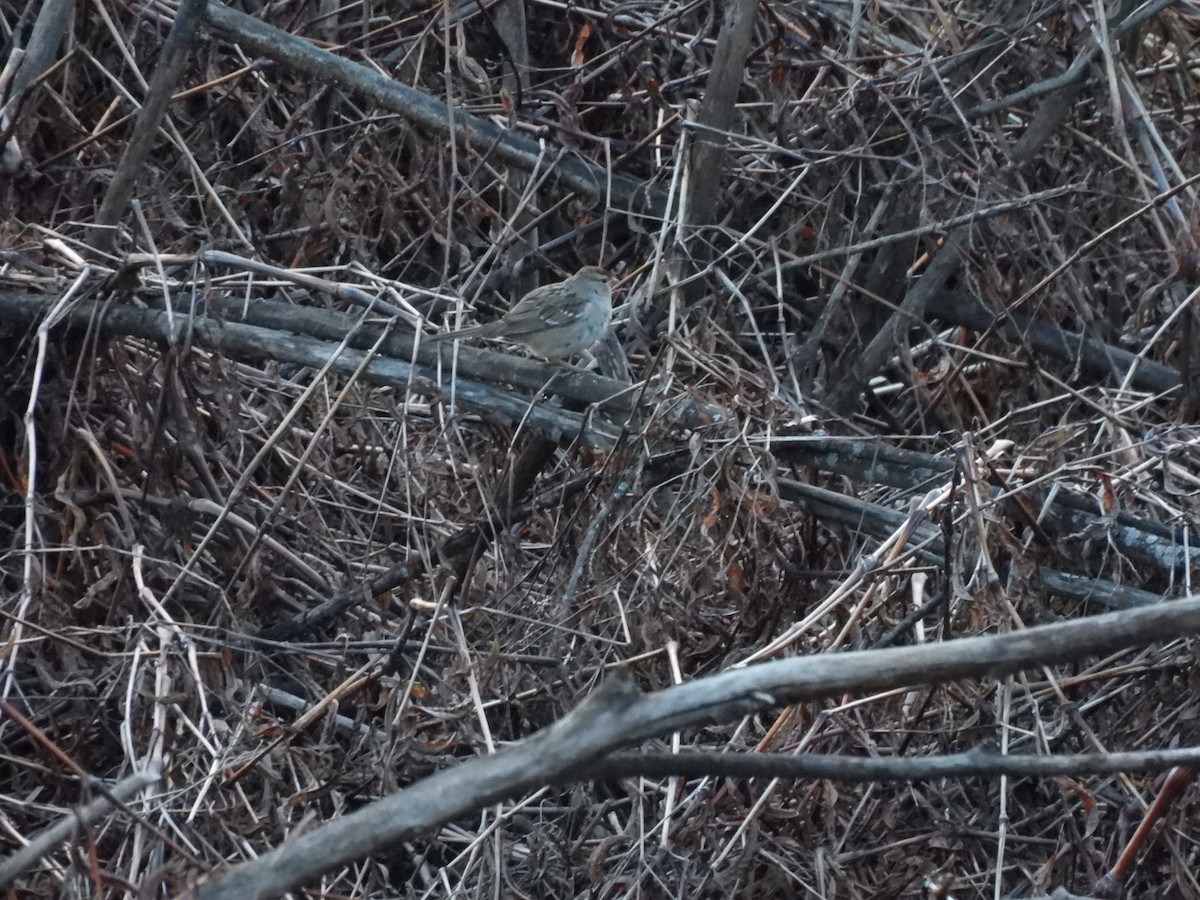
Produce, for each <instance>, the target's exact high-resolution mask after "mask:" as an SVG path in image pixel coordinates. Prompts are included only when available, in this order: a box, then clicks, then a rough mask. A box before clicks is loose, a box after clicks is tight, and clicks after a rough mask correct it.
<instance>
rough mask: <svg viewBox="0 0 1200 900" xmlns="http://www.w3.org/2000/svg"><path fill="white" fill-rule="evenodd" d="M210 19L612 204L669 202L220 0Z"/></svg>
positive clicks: (652, 211) (431, 125)
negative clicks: (336, 54) (548, 171)
mask: <svg viewBox="0 0 1200 900" xmlns="http://www.w3.org/2000/svg"><path fill="white" fill-rule="evenodd" d="M207 20H208V23H209V25H210V26H211V27H212V29H213V31H214V32H215V33H216V34H217V35H219V36H220V37H222V38H224V39H226V40H228V41H232V42H234V43H237V44H240V45H241V46H243V47H245V48H247V49H249V50H252V51H254V52H255V53H261V54H262V55H263V56H266V57H269V58H271V59H274V60H276V61H278V62H281V63H285V64H287V65H288V66H289V67H290V68H292V69H295V70H297V71H300V72H304V73H306V74H307V75H310V76H312V78H313V79H314V80H317V81H320V82H331V83H333V84H336V85H338V86H339V87H341V88H343V89H345V90H346V91H348V92H349V93H351V94H355V95H357V96H359V97H363V98H366V99H368V100H371V101H372V102H374V103H377V104H379V106H381V107H383V108H384V109H389V110H391V111H392V112H395V113H398V114H399V115H401V116H404V117H405V118H406V119H408V120H409V121H410V122H413V123H414V124H416V125H419V126H421V127H422V128H424V129H426V130H427V131H428V132H430V134H432V135H436V136H440V137H442V138H454V139H456V140H458V141H461V142H462V143H463V144H465V145H467V146H470V147H474V148H475V149H476V150H477V151H479V152H480V153H481V154H484V155H489V156H494V157H497V158H499V159H502V160H504V161H505V162H507V163H509V164H510V165H514V166H516V167H518V168H520V169H523V170H525V171H527V172H534V171H545V170H546V169H550V170H551V174H552V176H553V177H554V178H556V179H557V180H558V181H559V182H560V183H561V184H562V185H564V186H565V187H567V188H569V189H571V190H573V191H578V192H579V193H581V194H584V195H586V196H588V197H591V198H594V199H597V200H607V201H608V205H609V207H610V208H621V209H624V210H628V211H630V212H634V213H645V214H647V215H651V216H658V215H661V214H662V213H663V211H664V210H665V209H666V208H667V204H666V197H665V195H664V194H663V193H662V192H661V191H659V190H657V189H656V188H651V187H647V186H645V185H643V184H642V183H641V182H638V181H634V180H633V179H632V178H627V177H625V176H623V175H617V174H614V173H611V172H606V171H605V170H604V169H602V168H600V167H599V166H597V165H595V164H593V163H591V162H588V161H587V160H584V159H581V158H579V157H578V156H576V155H573V154H571V153H570V152H569V151H563V150H558V149H556V148H552V147H548V146H546V145H544V144H542V143H539V142H538V141H535V140H532V139H531V138H528V137H525V136H524V135H522V134H518V133H516V132H513V131H509V130H508V129H506V128H501V127H500V126H499V125H496V124H495V123H493V122H489V121H488V120H487V119H481V118H479V117H477V116H473V115H471V114H470V113H468V112H465V111H464V110H461V109H456V110H454V115H453V117H452V116H451V115H450V110H449V109H448V108H447V107H446V104H444V103H442V102H441V101H440V100H435V99H434V98H433V97H430V96H428V95H426V94H423V93H421V92H420V91H417V90H414V89H413V88H410V87H407V86H405V85H403V84H400V83H399V82H396V81H393V80H392V79H390V78H388V77H387V76H385V75H381V74H379V73H378V72H375V71H373V70H371V69H368V68H367V67H366V66H361V65H359V64H357V63H352V62H350V61H349V60H346V59H342V58H341V57H340V56H335V55H334V54H332V53H330V52H328V51H326V50H321V49H319V48H317V47H314V46H313V45H312V44H310V43H309V42H308V41H305V40H303V39H301V38H298V37H296V36H294V35H291V34H288V33H287V32H286V31H281V30H280V29H278V28H275V27H274V26H271V25H268V24H266V23H265V22H262V21H260V20H258V19H255V18H254V17H253V16H248V15H246V14H245V13H241V12H238V11H237V10H233V9H230V8H229V7H228V6H225V5H224V4H222V3H217V2H216V0H209V3H208V10H207Z"/></svg>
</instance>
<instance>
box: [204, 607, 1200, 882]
mask: <svg viewBox="0 0 1200 900" xmlns="http://www.w3.org/2000/svg"><path fill="white" fill-rule="evenodd" d="M1198 632H1200V597H1192V598H1188V599H1186V600H1178V601H1173V602H1170V603H1164V604H1161V605H1159V606H1156V607H1151V608H1148V609H1139V610H1133V611H1127V612H1119V613H1108V614H1106V615H1102V616H1093V617H1089V618H1085V619H1079V620H1076V621H1074V622H1067V623H1062V624H1056V625H1047V626H1043V627H1039V628H1030V629H1028V630H1026V631H1021V632H1017V633H1013V634H1005V635H999V636H992V637H977V638H965V639H962V640H956V641H947V642H946V643H942V644H929V645H922V646H917V647H902V648H898V649H889V650H877V651H861V652H854V653H830V654H818V655H815V656H806V657H797V658H793V659H784V660H778V661H775V662H768V663H763V664H761V665H755V666H751V667H749V668H744V669H738V670H733V671H728V672H724V673H722V674H720V675H714V676H712V677H709V678H703V679H700V680H698V681H694V682H690V683H687V684H682V685H679V686H678V687H674V688H671V689H669V690H665V691H660V692H658V693H654V694H647V695H641V694H639V693H638V692H637V690H636V689H635V688H633V687H632V686H631V685H630V684H629V683H628V682H626V681H625V680H624V679H620V678H617V679H612V680H610V681H609V682H608V683H606V684H605V685H604V686H603V687H602V688H601V689H600V690H599V691H597V692H596V693H595V694H593V695H592V696H591V697H589V698H588V700H587V701H585V702H584V703H583V705H581V706H580V707H579V708H577V709H576V710H574V711H573V712H572V713H571V714H569V715H568V716H567V717H566V718H565V719H563V720H562V721H560V722H558V723H556V724H554V725H552V726H550V727H549V728H547V729H545V730H543V731H541V732H538V733H537V734H535V735H533V736H532V737H530V738H527V739H526V740H524V741H521V742H519V743H517V744H514V745H512V746H510V747H508V748H507V749H505V750H502V751H501V752H499V753H497V754H495V755H494V756H487V757H481V758H479V759H474V760H471V761H470V762H467V763H463V764H460V765H456V766H451V767H450V768H448V769H444V770H442V771H440V772H437V773H435V774H434V775H431V776H429V777H428V778H425V779H422V780H421V781H418V782H416V783H415V784H413V785H411V786H409V787H408V788H406V789H404V790H403V791H401V792H400V793H398V794H395V795H393V796H390V797H386V798H384V799H382V800H379V801H377V802H375V803H372V804H371V805H369V806H367V807H364V808H363V809H360V810H358V811H357V812H354V813H352V814H350V815H347V816H343V817H342V818H340V819H336V820H334V821H332V822H329V823H327V824H325V825H323V826H321V827H318V828H314V829H313V830H312V831H309V832H307V833H305V834H303V835H301V836H300V837H298V838H296V839H295V840H294V841H291V842H290V843H287V844H284V845H283V846H281V847H278V848H276V849H275V850H272V851H270V852H268V853H264V854H263V855H262V856H260V857H259V858H258V859H256V860H253V861H251V862H247V863H243V864H242V865H240V866H237V867H236V868H234V869H233V870H231V871H229V872H227V873H225V874H224V875H221V876H219V877H217V878H215V879H214V880H212V881H210V882H208V883H206V884H204V885H201V886H200V887H199V888H198V889H197V890H196V892H195V896H196V897H198V898H202V900H217V898H221V900H226V898H229V900H232V898H238V900H243V898H266V897H276V896H279V895H281V894H283V893H284V892H286V891H288V890H291V889H293V888H296V887H298V886H300V885H303V884H305V883H307V882H308V881H310V880H312V879H314V878H316V877H318V876H319V875H321V874H322V873H323V872H327V871H330V870H331V869H333V868H335V867H337V866H340V865H344V864H345V863H348V862H350V861H352V860H355V859H361V858H363V857H366V856H370V855H371V854H373V853H377V852H382V851H384V850H385V849H388V848H394V847H395V846H397V845H398V844H399V843H400V842H401V841H404V840H407V839H409V838H411V837H412V836H413V835H415V834H417V833H419V832H421V831H424V830H426V829H429V828H433V827H436V826H438V825H442V824H444V823H446V822H450V821H453V820H454V819H457V818H459V817H461V816H465V815H468V814H470V813H472V812H474V811H477V810H479V809H482V808H484V807H486V806H490V805H491V804H493V803H497V802H499V801H500V800H503V799H505V798H508V797H513V796H518V795H520V794H522V793H525V792H527V791H530V790H535V789H537V788H539V787H542V786H544V785H547V784H565V783H570V782H573V781H581V780H587V779H588V778H589V777H590V771H591V769H592V767H593V766H594V765H595V764H596V763H598V762H599V761H600V760H602V759H603V758H604V757H605V756H606V755H608V754H610V753H612V752H613V751H616V750H619V749H622V748H625V747H629V746H632V745H635V744H637V743H640V742H641V741H644V740H648V739H650V738H655V737H661V736H664V735H668V734H670V733H672V732H674V731H680V730H683V729H688V728H695V727H699V726H703V725H710V724H714V723H719V722H726V721H732V720H735V719H739V718H741V717H742V716H746V715H752V714H754V713H757V712H762V711H764V710H768V709H773V708H778V707H781V706H786V705H788V704H791V703H800V702H804V701H811V700H819V699H823V698H826V697H831V696H841V695H843V694H846V693H861V692H866V691H873V690H885V689H893V688H898V687H904V686H908V685H918V684H942V683H946V682H950V681H955V680H959V679H964V678H983V677H991V678H996V677H1000V676H1004V675H1009V674H1012V673H1014V672H1017V671H1020V670H1021V669H1026V668H1031V667H1037V666H1043V665H1059V664H1062V663H1066V662H1073V661H1077V660H1081V659H1084V658H1086V657H1090V656H1095V655H1098V654H1103V653H1110V652H1113V651H1115V650H1121V649H1125V648H1129V647H1136V646H1141V645H1144V644H1147V643H1150V642H1153V641H1159V640H1171V639H1177V638H1179V637H1180V636H1183V635H1193V634H1196V633H1198Z"/></svg>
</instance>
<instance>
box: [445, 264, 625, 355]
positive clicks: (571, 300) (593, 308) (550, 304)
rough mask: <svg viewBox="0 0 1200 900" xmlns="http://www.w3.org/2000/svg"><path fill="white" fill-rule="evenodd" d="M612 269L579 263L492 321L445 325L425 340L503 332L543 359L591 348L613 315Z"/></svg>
mask: <svg viewBox="0 0 1200 900" xmlns="http://www.w3.org/2000/svg"><path fill="white" fill-rule="evenodd" d="M612 283H613V278H612V275H610V274H609V273H608V271H607V270H606V269H603V268H601V267H600V266H584V267H583V268H582V269H580V270H579V271H578V272H576V273H575V274H574V275H572V276H571V277H570V278H567V279H566V280H565V281H559V282H556V283H554V284H546V285H542V287H539V288H534V289H533V290H532V291H530V292H529V293H528V294H526V295H525V296H524V297H522V298H521V299H520V300H519V301H518V302H517V304H516V305H515V306H514V307H513V308H512V309H510V310H509V311H508V312H506V313H505V314H504V315H503V316H501V317H500V318H499V319H496V320H495V321H494V322H488V323H486V324H484V325H471V326H469V327H467V328H460V329H458V330H457V331H444V332H442V333H441V334H435V335H431V336H429V337H427V338H425V343H427V344H431V343H436V342H438V341H451V340H455V341H457V340H464V339H465V338H473V337H485V338H493V337H499V338H507V339H508V340H510V341H513V342H514V343H517V344H521V345H522V346H524V347H526V348H528V349H529V350H530V351H531V352H533V353H534V354H536V355H537V356H540V357H541V358H542V359H546V360H565V359H567V358H568V357H571V356H574V355H575V354H577V353H582V352H583V351H584V350H588V349H590V348H591V347H592V346H593V345H594V344H595V343H596V342H597V341H598V340H600V338H602V337H604V332H606V331H607V330H608V325H609V322H610V321H612Z"/></svg>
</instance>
